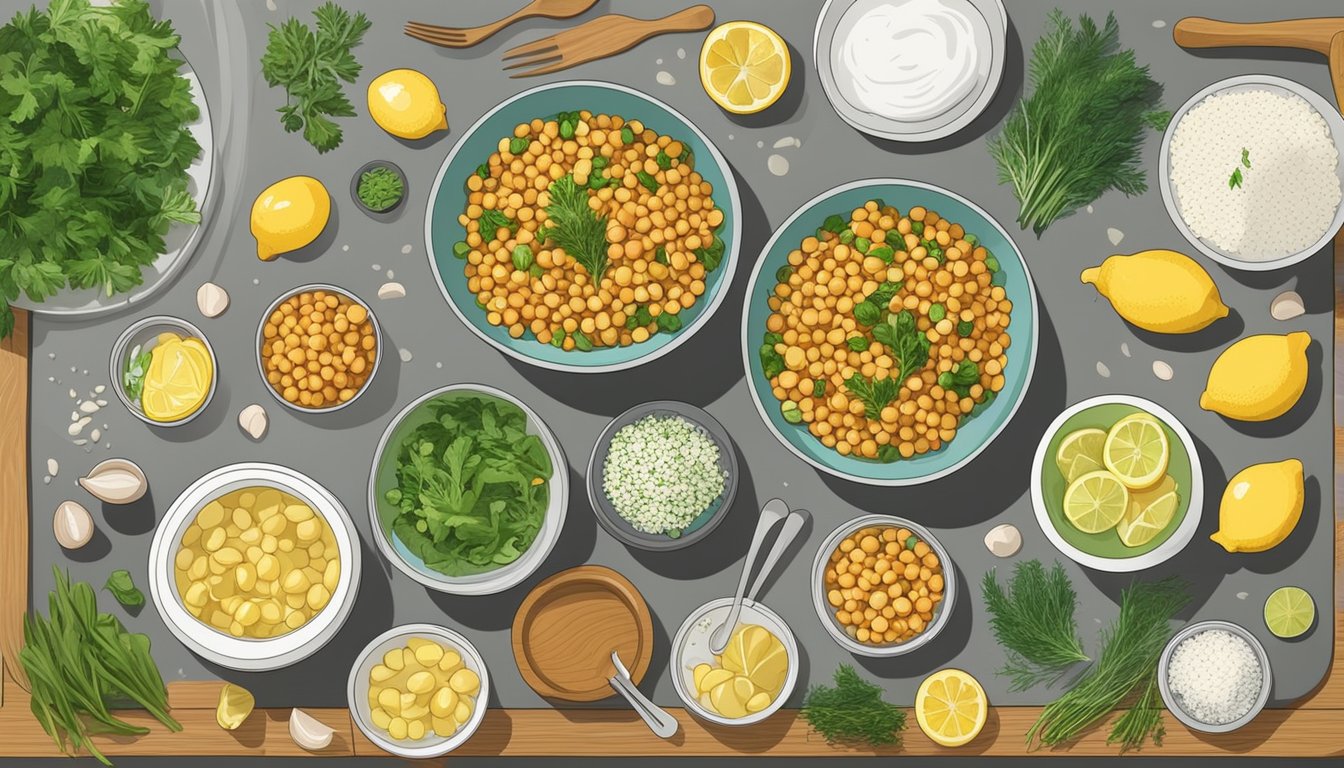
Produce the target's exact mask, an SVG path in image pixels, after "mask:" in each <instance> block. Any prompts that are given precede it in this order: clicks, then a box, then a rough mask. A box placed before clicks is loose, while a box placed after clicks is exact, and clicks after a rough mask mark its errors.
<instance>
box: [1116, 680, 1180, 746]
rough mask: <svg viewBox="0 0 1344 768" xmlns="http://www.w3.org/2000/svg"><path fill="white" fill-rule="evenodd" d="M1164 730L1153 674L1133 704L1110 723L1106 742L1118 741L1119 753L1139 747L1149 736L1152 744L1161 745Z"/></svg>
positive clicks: (1160, 695) (1160, 703)
mask: <svg viewBox="0 0 1344 768" xmlns="http://www.w3.org/2000/svg"><path fill="white" fill-rule="evenodd" d="M1166 732H1167V729H1166V726H1164V725H1162V692H1161V690H1160V689H1159V688H1158V685H1157V675H1156V674H1154V675H1153V676H1152V678H1151V679H1149V680H1148V684H1147V685H1145V686H1144V689H1143V694H1142V695H1141V696H1139V698H1138V700H1137V701H1135V702H1134V706H1132V707H1130V708H1129V709H1127V710H1125V713H1124V714H1123V715H1121V716H1120V717H1119V718H1117V719H1116V721H1115V723H1114V724H1113V725H1111V732H1110V734H1109V735H1107V736H1106V743H1107V744H1115V743H1119V744H1120V753H1121V754H1124V753H1125V752H1128V751H1129V750H1131V749H1141V748H1142V747H1143V745H1144V742H1146V741H1147V740H1148V737H1149V736H1151V737H1152V739H1153V743H1154V744H1156V745H1157V746H1159V747H1160V746H1162V737H1163V736H1165V735H1166Z"/></svg>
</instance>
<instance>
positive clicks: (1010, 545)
mask: <svg viewBox="0 0 1344 768" xmlns="http://www.w3.org/2000/svg"><path fill="white" fill-rule="evenodd" d="M985 547H986V548H987V549H988V550H989V551H990V553H991V554H993V555H994V556H995V557H1012V556H1013V555H1015V554H1017V550H1019V549H1021V548H1022V533H1021V532H1020V531H1018V530H1017V526H1014V525H1008V524H1006V523H1005V524H1004V525H996V526H994V527H993V528H991V529H989V533H987V534H985Z"/></svg>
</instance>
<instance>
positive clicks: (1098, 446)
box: [1031, 395, 1204, 573]
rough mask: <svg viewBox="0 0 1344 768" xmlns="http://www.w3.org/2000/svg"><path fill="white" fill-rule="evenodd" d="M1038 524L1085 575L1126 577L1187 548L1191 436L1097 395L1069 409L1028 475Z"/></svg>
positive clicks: (1159, 417)
mask: <svg viewBox="0 0 1344 768" xmlns="http://www.w3.org/2000/svg"><path fill="white" fill-rule="evenodd" d="M1031 501H1032V506H1033V507H1034V508H1035V512H1036V520H1037V522H1038V523H1039V524H1040V526H1041V530H1042V531H1044V532H1045V535H1046V538H1048V539H1049V540H1050V543H1052V544H1054V545H1055V548H1056V549H1058V550H1059V551H1060V552H1062V553H1064V554H1065V555H1067V556H1068V557H1069V558H1070V559H1072V560H1074V561H1075V562H1077V563H1079V564H1081V565H1085V566H1087V567H1088V568H1095V569H1097V570H1100V571H1109V572H1112V573H1128V572H1131V571H1139V570H1143V569H1146V568H1152V567H1153V566H1155V565H1158V564H1159V563H1162V562H1165V561H1166V560H1168V559H1169V558H1171V557H1172V556H1173V555H1175V554H1176V553H1178V552H1180V551H1181V550H1182V549H1184V548H1185V545H1186V544H1188V543H1190V539H1191V538H1193V537H1194V535H1195V530H1196V529H1197V528H1198V527H1199V517H1200V511H1201V509H1202V508H1203V504H1204V482H1203V474H1202V471H1201V469H1200V463H1199V454H1198V453H1197V452H1196V450H1195V444H1194V440H1193V438H1191V436H1190V433H1189V431H1187V430H1186V428H1185V427H1184V426H1183V425H1182V424H1181V423H1180V421H1178V420H1177V419H1176V417H1175V416H1173V415H1172V414H1171V413H1170V412H1169V411H1167V410H1166V409H1165V408H1163V407H1162V406H1160V405H1158V404H1157V403H1153V402H1150V401H1148V400H1144V399H1143V398H1139V397H1132V396H1129V395H1103V396H1100V397H1094V398H1091V399H1089V400H1084V401H1082V402H1080V403H1076V404H1074V405H1072V406H1070V407H1069V408H1067V409H1066V410H1065V411H1064V412H1063V413H1061V414H1060V415H1059V416H1058V417H1056V418H1055V420H1054V422H1052V423H1051V424H1050V427H1049V428H1048V429H1046V431H1045V437H1044V438H1043V439H1042V440H1041V443H1040V445H1039V446H1038V447H1037V449H1036V455H1035V459H1034V460H1033V462H1032V468H1031Z"/></svg>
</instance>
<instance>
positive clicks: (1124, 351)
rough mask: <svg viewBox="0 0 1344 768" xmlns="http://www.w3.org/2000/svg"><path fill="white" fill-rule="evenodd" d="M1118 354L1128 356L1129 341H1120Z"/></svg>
mask: <svg viewBox="0 0 1344 768" xmlns="http://www.w3.org/2000/svg"><path fill="white" fill-rule="evenodd" d="M1120 354H1122V355H1124V356H1125V357H1129V356H1130V354H1129V342H1128V341H1122V342H1120Z"/></svg>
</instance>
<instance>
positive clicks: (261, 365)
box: [252, 283, 386, 413]
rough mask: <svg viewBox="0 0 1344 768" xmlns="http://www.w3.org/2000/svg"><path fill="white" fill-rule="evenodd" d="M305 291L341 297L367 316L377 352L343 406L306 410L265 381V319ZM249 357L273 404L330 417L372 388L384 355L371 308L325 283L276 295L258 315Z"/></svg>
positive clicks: (339, 288) (341, 289)
mask: <svg viewBox="0 0 1344 768" xmlns="http://www.w3.org/2000/svg"><path fill="white" fill-rule="evenodd" d="M305 291H326V292H327V293H337V294H340V295H341V296H344V297H345V298H347V299H349V300H350V301H352V302H354V303H355V304H358V305H360V306H361V307H363V308H364V309H365V311H367V312H368V313H369V322H370V323H372V324H373V338H374V339H375V340H376V342H377V343H376V346H375V349H376V350H377V352H378V354H377V355H375V356H374V358H373V368H371V369H369V377H368V378H367V379H365V380H364V386H362V387H360V388H359V391H357V392H355V396H354V397H352V398H350V399H349V400H346V401H345V402H344V403H336V404H334V405H324V406H322V407H321V408H309V407H307V406H303V405H299V404H298V403H291V402H289V401H288V400H286V399H285V398H284V396H283V395H282V394H281V393H279V392H277V391H275V387H273V386H271V382H270V381H268V380H267V379H266V363H265V361H264V360H263V359H262V354H261V345H262V343H263V342H265V340H266V338H265V336H264V335H263V334H264V333H265V331H266V319H267V318H268V317H270V316H271V313H272V312H275V310H276V309H278V308H279V307H280V305H281V304H283V303H285V302H286V301H288V300H289V299H290V298H292V297H293V296H295V295H297V294H300V293H303V292H305ZM252 354H253V356H254V357H255V358H256V360H257V373H258V374H260V375H261V383H262V385H264V386H265V387H266V391H267V392H270V393H271V397H274V398H275V399H276V401H277V402H279V403H280V404H281V405H283V406H285V407H286V408H288V409H290V410H292V411H297V412H298V413H332V412H333V411H339V410H341V409H342V408H346V407H349V406H351V405H353V404H354V403H355V401H356V400H358V399H359V398H361V397H363V396H364V393H365V392H367V391H369V387H371V386H373V380H374V378H375V377H376V376H377V375H378V369H379V368H381V367H382V365H383V357H384V356H385V355H386V349H385V347H384V345H383V329H382V326H381V325H379V324H378V315H377V314H375V313H374V311H373V307H371V306H369V303H368V302H366V301H364V300H363V299H361V298H359V297H358V296H356V295H355V293H354V292H353V291H347V290H346V289H344V288H342V287H340V286H338V285H329V284H327V283H310V284H309V285H301V286H299V287H298V288H294V289H292V290H289V291H285V292H284V293H282V294H280V297H279V298H277V299H276V300H275V301H273V302H271V305H270V306H269V307H267V308H266V311H265V312H263V313H262V315H261V320H260V321H259V322H258V323H257V339H256V343H255V344H253V347H252Z"/></svg>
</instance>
